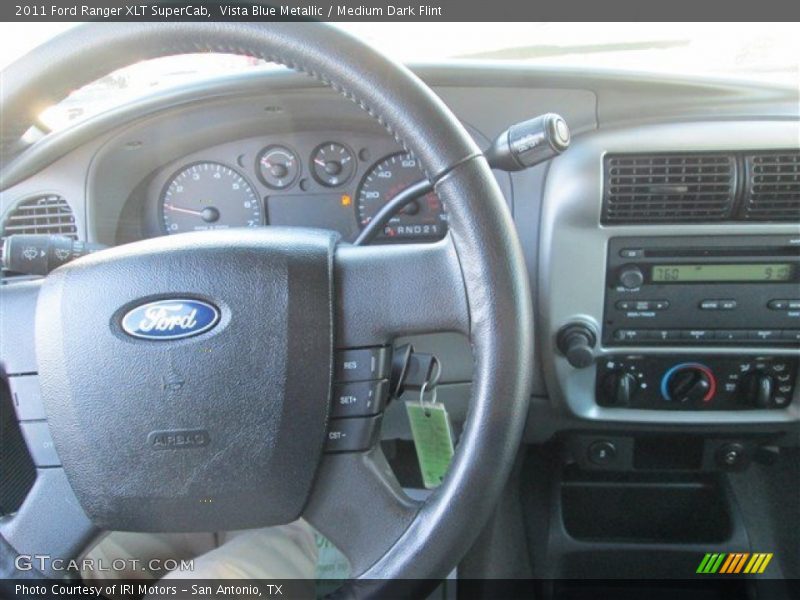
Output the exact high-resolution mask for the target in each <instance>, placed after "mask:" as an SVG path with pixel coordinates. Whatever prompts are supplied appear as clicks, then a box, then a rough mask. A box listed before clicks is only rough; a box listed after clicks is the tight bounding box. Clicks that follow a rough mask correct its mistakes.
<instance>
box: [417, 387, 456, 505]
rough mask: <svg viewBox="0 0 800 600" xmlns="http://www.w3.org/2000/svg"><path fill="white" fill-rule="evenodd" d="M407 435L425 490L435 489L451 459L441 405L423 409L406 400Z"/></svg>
mask: <svg viewBox="0 0 800 600" xmlns="http://www.w3.org/2000/svg"><path fill="white" fill-rule="evenodd" d="M406 411H407V412H408V420H409V421H410V422H411V435H412V436H413V437H414V446H415V447H416V449H417V460H418V461H419V469H420V471H422V482H423V483H424V484H425V488H426V489H429V490H430V489H433V488H435V487H437V486H439V485H440V484H441V483H442V479H444V475H445V473H447V468H448V467H449V466H450V460H451V459H452V458H453V436H452V434H451V432H450V417H448V416H447V409H446V408H445V407H444V405H443V404H439V403H436V404H429V403H426V404H425V405H424V406H423V405H422V404H420V402H419V401H415V400H408V401H406Z"/></svg>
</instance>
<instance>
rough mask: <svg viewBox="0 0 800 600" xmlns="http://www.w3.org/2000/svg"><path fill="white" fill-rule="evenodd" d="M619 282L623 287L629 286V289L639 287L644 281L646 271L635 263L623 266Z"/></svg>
mask: <svg viewBox="0 0 800 600" xmlns="http://www.w3.org/2000/svg"><path fill="white" fill-rule="evenodd" d="M619 283H620V285H621V286H622V287H625V288H628V289H629V290H630V289H633V288H638V287H639V286H641V285H642V284H643V283H644V273H642V270H641V269H640V268H639V267H637V266H635V265H629V266H627V267H623V268H622V270H621V271H620V272H619Z"/></svg>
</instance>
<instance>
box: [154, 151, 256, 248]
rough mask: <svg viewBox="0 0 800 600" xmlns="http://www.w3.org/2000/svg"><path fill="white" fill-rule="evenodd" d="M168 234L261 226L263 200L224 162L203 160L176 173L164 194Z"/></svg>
mask: <svg viewBox="0 0 800 600" xmlns="http://www.w3.org/2000/svg"><path fill="white" fill-rule="evenodd" d="M161 214H162V218H163V220H164V227H165V229H166V231H167V233H180V232H184V231H205V230H209V229H227V228H229V227H258V226H259V225H261V223H262V220H263V219H262V210H261V201H260V200H259V197H258V195H257V194H256V193H255V191H254V190H253V188H252V186H251V185H250V184H249V183H247V180H246V179H245V178H244V177H242V175H240V174H239V173H238V172H237V171H235V170H234V169H231V168H230V167H228V166H225V165H223V164H220V163H215V162H199V163H194V164H192V165H189V166H188V167H184V168H183V169H181V170H180V171H178V172H177V173H176V174H175V175H173V176H172V177H171V178H170V180H169V181H168V182H167V185H166V186H165V187H164V191H163V192H162V194H161Z"/></svg>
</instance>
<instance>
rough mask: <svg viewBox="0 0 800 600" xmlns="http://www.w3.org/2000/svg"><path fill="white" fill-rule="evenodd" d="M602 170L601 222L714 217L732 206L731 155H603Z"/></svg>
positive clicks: (725, 214)
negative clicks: (603, 185)
mask: <svg viewBox="0 0 800 600" xmlns="http://www.w3.org/2000/svg"><path fill="white" fill-rule="evenodd" d="M604 172H605V173H604V175H605V177H604V181H605V189H604V193H603V222H604V223H679V222H687V221H720V220H724V219H728V218H730V217H731V214H732V212H733V200H734V188H735V184H736V159H735V157H734V156H733V155H729V154H618V155H609V156H606V157H605V162H604Z"/></svg>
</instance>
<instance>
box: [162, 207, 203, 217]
mask: <svg viewBox="0 0 800 600" xmlns="http://www.w3.org/2000/svg"><path fill="white" fill-rule="evenodd" d="M164 208H166V209H167V210H174V211H175V212H180V213H186V214H187V215H196V216H198V217H202V216H203V211H200V210H191V209H188V208H180V207H178V206H173V205H172V204H164Z"/></svg>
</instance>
